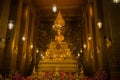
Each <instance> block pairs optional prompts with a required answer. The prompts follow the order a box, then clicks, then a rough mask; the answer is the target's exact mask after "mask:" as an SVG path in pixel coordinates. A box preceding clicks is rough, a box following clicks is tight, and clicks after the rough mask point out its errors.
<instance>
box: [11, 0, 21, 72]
mask: <svg viewBox="0 0 120 80" xmlns="http://www.w3.org/2000/svg"><path fill="white" fill-rule="evenodd" d="M22 7H23V0H19V2H18V9H17V19H16V24H15V27H16V28H15V33H14V40H13V42H12V46H13V50H12V61H11V62H12V63H11V72H12V73H13V72H15V71H16V60H17V54H18V43H19V37H20V36H19V35H20V34H19V33H20V26H21V17H22Z"/></svg>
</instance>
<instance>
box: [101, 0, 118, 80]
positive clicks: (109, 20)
mask: <svg viewBox="0 0 120 80" xmlns="http://www.w3.org/2000/svg"><path fill="white" fill-rule="evenodd" d="M102 1H103V3H102V4H103V5H102V6H103V15H104V27H105V34H104V36H105V38H108V39H109V41H110V42H111V43H112V45H111V46H110V47H106V49H105V52H106V54H107V57H108V62H109V68H110V76H111V80H118V79H120V77H119V76H120V69H119V67H120V20H119V19H120V4H119V3H113V1H112V0H102Z"/></svg>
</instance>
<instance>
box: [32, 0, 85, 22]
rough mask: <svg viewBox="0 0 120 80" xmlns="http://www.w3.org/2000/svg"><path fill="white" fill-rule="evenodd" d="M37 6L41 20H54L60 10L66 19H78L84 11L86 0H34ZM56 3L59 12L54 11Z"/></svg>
mask: <svg viewBox="0 0 120 80" xmlns="http://www.w3.org/2000/svg"><path fill="white" fill-rule="evenodd" d="M33 1H34V3H35V6H36V12H37V15H38V16H39V17H40V20H41V21H45V22H46V21H53V20H54V19H55V17H56V15H57V13H58V11H60V12H61V13H62V15H63V17H64V19H65V20H66V21H71V20H78V19H79V18H80V16H81V13H82V5H83V4H84V0H33ZM54 4H56V6H57V12H56V13H54V12H53V11H52V6H53V5H54Z"/></svg>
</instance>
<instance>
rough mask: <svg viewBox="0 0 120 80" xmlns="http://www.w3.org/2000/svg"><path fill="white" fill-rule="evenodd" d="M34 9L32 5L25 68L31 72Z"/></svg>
mask: <svg viewBox="0 0 120 80" xmlns="http://www.w3.org/2000/svg"><path fill="white" fill-rule="evenodd" d="M34 13H35V12H34V10H33V8H32V7H31V10H30V19H29V20H30V21H29V29H28V30H29V31H28V41H27V51H26V52H27V55H26V63H25V69H26V71H27V72H28V73H29V72H30V69H31V65H32V58H33V57H32V55H33V47H34V45H33V37H34V18H35V14H34Z"/></svg>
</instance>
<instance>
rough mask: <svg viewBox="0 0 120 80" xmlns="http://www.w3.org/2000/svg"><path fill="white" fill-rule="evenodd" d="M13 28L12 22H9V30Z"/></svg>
mask: <svg viewBox="0 0 120 80" xmlns="http://www.w3.org/2000/svg"><path fill="white" fill-rule="evenodd" d="M13 26H14V24H13V21H12V20H10V21H9V24H8V28H9V29H10V30H11V29H13Z"/></svg>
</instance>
